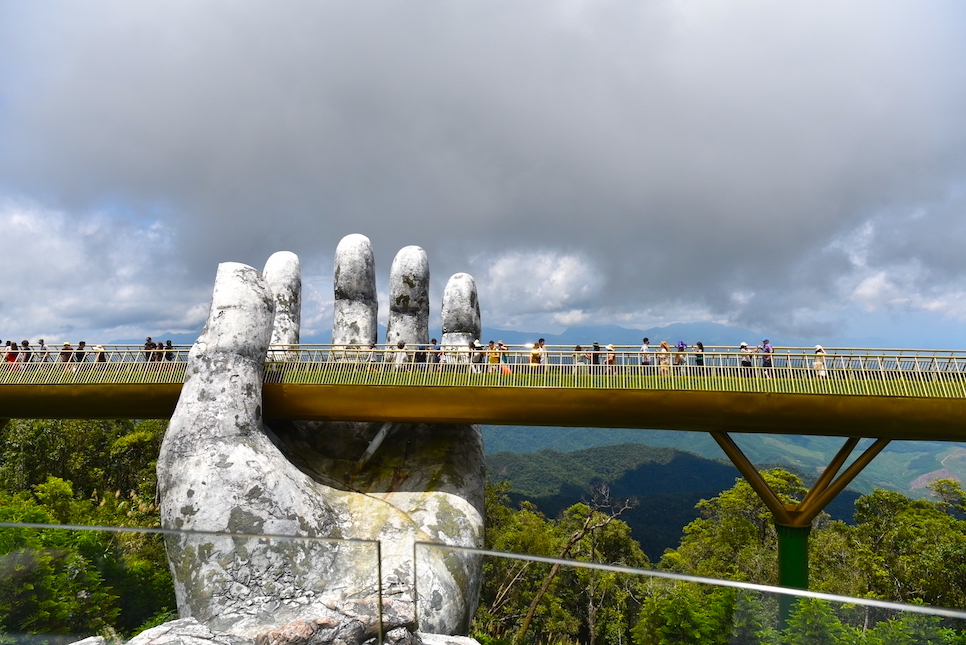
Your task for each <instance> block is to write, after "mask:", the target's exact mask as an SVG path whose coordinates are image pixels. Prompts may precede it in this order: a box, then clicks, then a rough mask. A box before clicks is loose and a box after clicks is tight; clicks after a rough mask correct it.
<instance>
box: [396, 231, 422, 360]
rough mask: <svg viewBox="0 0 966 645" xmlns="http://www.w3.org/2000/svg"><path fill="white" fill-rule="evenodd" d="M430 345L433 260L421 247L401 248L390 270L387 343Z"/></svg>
mask: <svg viewBox="0 0 966 645" xmlns="http://www.w3.org/2000/svg"><path fill="white" fill-rule="evenodd" d="M399 341H403V342H404V343H406V344H407V345H408V344H425V343H427V342H429V258H428V257H427V255H426V251H424V250H423V249H422V248H420V247H418V246H407V247H405V248H403V249H400V251H399V253H397V254H396V257H395V259H394V260H393V261H392V268H391V269H390V270H389V322H388V324H387V325H386V342H387V343H388V344H390V345H395V344H396V343H397V342H399Z"/></svg>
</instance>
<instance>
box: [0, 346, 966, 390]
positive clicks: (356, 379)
mask: <svg viewBox="0 0 966 645" xmlns="http://www.w3.org/2000/svg"><path fill="white" fill-rule="evenodd" d="M188 349H189V348H187V347H184V346H179V347H173V348H170V349H167V348H165V349H159V350H153V351H150V350H144V349H143V348H139V347H133V346H129V345H104V346H96V348H91V347H89V348H88V349H87V351H86V352H83V353H79V352H78V351H77V350H76V349H73V350H71V351H68V350H63V351H61V349H60V348H58V349H51V350H50V351H49V353H48V354H47V355H46V356H43V355H41V354H39V353H37V352H36V351H35V352H34V353H33V354H32V355H31V356H30V359H31V360H29V361H25V360H22V358H23V357H22V356H18V359H19V360H14V361H6V360H5V361H4V362H2V363H0V385H57V384H138V383H181V382H183V381H184V378H185V368H186V365H187V363H186V361H187V353H188ZM645 356H646V358H647V363H644V362H642V359H643V358H645ZM769 356H770V366H768V364H767V363H766V362H765V361H764V359H765V358H766V355H765V354H762V353H757V354H755V353H752V354H747V353H741V352H739V351H737V350H736V349H735V348H731V347H710V346H709V347H706V348H705V351H704V352H696V351H694V349H693V348H689V349H687V350H684V351H670V352H666V353H664V352H660V351H653V350H652V351H651V352H649V353H648V354H646V355H644V354H642V353H641V352H640V351H639V348H637V347H629V346H614V347H613V349H612V350H611V349H609V348H607V347H601V349H600V351H595V350H594V349H593V348H592V347H591V348H582V349H581V350H580V351H575V349H574V348H570V347H568V348H563V347H559V346H555V347H550V346H547V347H545V348H544V349H543V350H541V351H537V352H534V350H533V348H532V346H508V347H506V349H504V350H498V349H494V350H489V349H488V348H487V347H485V346H484V347H482V348H473V349H470V348H469V347H442V348H440V349H439V350H435V351H434V350H433V349H431V348H428V347H424V348H423V349H420V348H419V346H414V345H410V346H407V347H405V348H403V349H398V348H397V347H396V346H389V345H376V346H372V347H367V346H335V345H292V346H272V347H271V348H270V349H269V352H268V356H267V362H266V371H265V379H266V382H267V383H292V384H322V385H326V384H327V385H372V386H422V387H427V386H428V387H447V386H462V387H467V386H480V387H526V388H538V387H552V388H603V389H659V390H698V391H722V392H772V393H794V394H842V395H857V396H861V395H875V396H906V397H940V398H966V352H963V351H956V350H938V351H937V350H916V349H867V348H828V349H827V350H826V353H824V354H820V353H816V352H815V351H814V350H813V349H810V348H783V349H781V350H780V351H777V352H775V353H773V354H771V355H769Z"/></svg>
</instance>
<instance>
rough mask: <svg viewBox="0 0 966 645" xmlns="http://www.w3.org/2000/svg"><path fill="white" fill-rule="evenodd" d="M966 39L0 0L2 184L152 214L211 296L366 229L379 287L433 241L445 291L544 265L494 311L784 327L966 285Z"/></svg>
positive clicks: (933, 32)
mask: <svg viewBox="0 0 966 645" xmlns="http://www.w3.org/2000/svg"><path fill="white" fill-rule="evenodd" d="M964 28H966V9H964V8H963V6H962V5H961V4H960V3H955V2H945V3H943V2H937V3H929V4H928V5H924V4H921V3H911V2H855V3H848V4H847V5H845V6H843V5H842V3H838V2H812V3H805V4H801V3H799V4H794V3H762V2H737V1H735V2H722V3H714V4H713V5H708V4H701V5H699V4H694V3H683V2H653V3H640V2H632V1H629V0H628V1H614V2H581V1H566V2H556V1H555V2H549V1H547V2H527V3H519V2H510V1H503V2H499V1H497V2H460V3H456V2H443V1H437V2H415V3H413V2H365V1H363V2H358V1H352V2H324V3H319V2H295V1H293V2H287V3H283V4H278V3H237V2H205V3H198V2H187V1H181V2H166V3H160V4H158V3H155V4H151V3H130V2H122V1H119V0H118V1H106V0H104V1H99V2H93V3H82V2H49V3H47V2H39V3H14V2H4V3H0V61H2V62H0V188H2V189H3V190H4V191H6V192H7V193H9V194H12V195H15V196H26V197H28V198H30V199H34V200H38V201H39V202H41V203H44V204H46V205H49V206H50V207H51V208H57V209H60V210H62V211H63V212H66V213H78V214H83V213H90V212H97V211H99V210H103V209H107V210H109V211H112V212H114V211H116V212H123V213H124V217H127V218H133V219H135V220H144V221H154V220H157V221H161V222H163V223H164V224H165V226H167V227H169V228H170V230H171V231H173V233H172V236H173V239H172V240H171V249H172V250H171V253H172V254H173V255H172V257H174V258H175V259H174V260H172V263H174V264H177V265H178V266H180V267H182V268H184V269H185V270H187V274H188V275H193V276H196V278H195V281H196V283H197V284H202V283H208V282H210V279H211V276H212V274H213V265H214V262H217V261H222V260H238V261H245V262H249V263H252V264H254V265H256V266H261V264H262V263H263V262H264V259H265V258H267V257H268V255H269V254H270V253H271V252H273V251H275V250H279V249H289V250H292V251H295V252H296V253H298V254H299V255H300V256H302V257H303V263H304V264H307V265H308V266H313V263H314V266H315V267H317V268H318V270H319V271H320V272H324V270H325V268H324V267H326V266H330V262H331V257H332V252H333V250H334V248H335V245H336V244H337V242H338V240H339V239H340V238H341V237H342V236H344V235H346V234H348V233H353V232H360V233H364V234H366V235H368V236H369V237H370V239H371V240H372V241H373V244H374V246H375V249H376V253H377V264H378V266H379V267H381V269H380V272H381V275H384V272H385V270H388V267H389V264H390V262H391V259H392V256H393V254H394V253H395V252H396V250H397V249H398V248H401V247H402V246H405V245H407V244H418V245H420V246H423V247H424V248H426V249H427V251H428V252H429V257H430V265H431V267H432V270H433V275H434V291H441V288H442V284H443V283H444V282H445V278H446V277H448V276H449V275H450V274H452V273H456V272H457V271H462V270H467V269H471V270H476V271H483V272H484V273H486V272H487V271H488V270H489V269H490V268H493V273H492V276H493V278H494V280H496V279H503V280H508V281H517V282H518V283H519V282H521V281H522V282H525V281H526V280H528V279H530V278H532V275H533V274H532V273H528V272H527V271H528V267H532V266H539V267H542V269H541V270H542V271H543V273H540V275H545V276H546V279H547V282H546V284H543V285H533V289H528V288H527V287H526V286H525V285H521V284H508V285H503V286H504V287H505V288H506V289H508V294H509V296H512V295H513V294H515V293H518V294H520V295H521V296H523V297H529V296H532V297H534V298H537V299H538V300H539V301H538V302H536V303H528V306H527V307H522V308H521V309H520V311H514V309H513V308H514V304H513V303H514V298H512V297H509V296H507V294H502V295H501V296H500V297H494V298H493V299H492V300H493V302H494V303H495V304H494V308H496V307H500V309H499V311H497V310H495V309H494V311H491V312H490V313H491V314H492V315H494V316H495V317H496V319H497V320H499V319H501V317H502V319H506V320H511V319H512V318H513V316H514V315H516V314H518V313H527V312H529V311H548V310H551V309H553V308H554V307H558V308H559V310H560V312H566V311H569V310H571V309H574V308H581V309H584V310H587V311H598V312H602V313H610V314H614V315H616V314H619V313H621V312H625V313H626V312H634V311H638V312H652V313H653V312H655V311H658V310H662V309H663V310H669V309H670V310H684V309H687V308H688V307H690V308H692V309H693V310H696V311H702V312H705V313H706V314H707V315H709V316H712V317H717V318H728V319H729V320H732V321H735V322H742V323H745V324H760V325H781V324H783V323H782V321H781V317H780V314H781V312H786V313H787V312H789V311H790V310H791V309H793V308H795V307H798V306H800V304H801V303H802V302H803V301H806V302H815V301H822V302H826V303H829V305H830V306H833V307H834V306H840V307H846V306H849V305H851V304H854V303H855V302H858V301H859V300H861V298H859V299H858V300H856V298H857V296H856V293H857V292H856V288H857V287H858V285H860V284H866V286H867V287H868V286H869V285H871V284H872V283H868V282H866V283H863V282H862V281H863V280H865V279H866V278H868V276H869V275H876V274H877V272H882V273H883V275H887V276H888V275H891V274H890V271H893V272H898V274H901V276H904V277H902V278H901V279H900V278H893V280H894V281H898V282H895V285H899V286H901V287H902V288H904V289H906V290H909V289H912V290H916V289H927V290H928V289H933V290H937V289H938V290H940V291H943V290H945V291H946V292H955V291H957V290H966V282H964V278H963V272H962V268H963V267H962V264H963V262H964V260H963V257H964V256H963V254H962V253H961V249H962V248H963V246H964V244H966V230H964V227H963V223H962V222H963V217H962V215H963V206H964V199H966V198H964V195H963V192H962V191H963V190H964V189H966V186H964V177H966V174H964V170H966V119H963V118H962V115H963V114H966V64H964V63H966V38H963V34H964V33H966V29H964ZM917 213H918V215H917ZM869 223H871V225H873V229H874V230H873V232H872V233H870V234H868V235H866V241H869V240H871V241H870V242H869V244H871V245H872V246H871V247H870V248H869V249H868V250H866V251H865V252H864V253H865V254H864V256H863V258H862V259H860V260H857V258H856V257H855V255H854V253H851V251H853V250H854V249H853V248H852V246H854V243H855V242H854V240H855V239H856V238H855V236H856V235H857V234H858V233H857V231H862V230H865V229H864V228H863V227H867V226H868V225H869ZM928 231H932V232H928ZM936 231H943V233H939V234H937V233H936ZM850 240H852V242H850ZM850 253H851V255H850ZM528 257H531V258H537V259H536V260H533V262H531V263H530V264H528V262H527V260H526V258H528ZM507 258H511V259H512V258H521V259H520V262H519V265H520V266H521V267H522V270H521V271H520V272H518V273H516V274H514V273H513V272H512V271H509V272H508V271H506V270H504V269H505V267H504V269H501V268H500V267H502V266H503V265H504V264H505V263H506V259H507ZM501 262H502V264H501ZM470 265H473V266H474V267H476V269H473V268H471V267H470ZM910 266H915V267H917V268H916V270H915V271H912V272H910V270H909V267H910ZM494 267H496V268H494ZM582 272H583V273H582ZM538 273H539V272H538ZM898 274H897V275H898ZM850 276H851V277H850ZM850 280H851V282H850ZM900 283H901V284H900ZM556 284H562V285H563V286H561V287H560V288H567V289H570V291H568V293H567V294H566V295H563V296H559V297H550V296H549V295H548V294H547V293H546V292H547V289H548V288H552V287H553V288H556V287H554V285H556ZM487 288H489V289H491V290H495V289H498V288H500V285H497V284H488V283H487V280H486V276H482V279H481V301H482V303H483V306H484V308H486V307H487V302H486V298H487V294H486V289H487ZM897 288H898V286H897ZM858 293H859V295H861V296H862V297H866V296H869V294H871V297H873V298H874V297H875V293H876V292H874V291H869V290H868V289H867V290H866V291H860V292H858ZM937 297H938V296H937ZM894 300H895V299H894V298H893V301H894ZM907 304H908V303H907ZM909 306H912V305H909ZM675 308H677V309H675ZM682 308H683V309H682ZM802 315H803V316H804V319H802V320H801V321H800V322H797V323H795V324H801V325H803V326H804V327H806V328H807V327H808V324H809V322H808V319H807V318H808V316H807V315H806V314H802ZM786 324H787V321H786Z"/></svg>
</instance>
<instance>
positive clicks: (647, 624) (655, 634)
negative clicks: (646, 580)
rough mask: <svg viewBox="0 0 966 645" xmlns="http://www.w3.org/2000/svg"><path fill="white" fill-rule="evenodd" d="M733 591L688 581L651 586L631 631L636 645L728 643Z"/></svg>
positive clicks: (713, 644) (724, 644)
mask: <svg viewBox="0 0 966 645" xmlns="http://www.w3.org/2000/svg"><path fill="white" fill-rule="evenodd" d="M734 604H735V591H734V590H733V589H729V588H718V589H702V588H699V587H698V586H697V585H693V584H689V583H672V584H670V585H657V586H655V587H652V589H651V593H650V594H649V595H648V597H647V598H646V599H645V600H644V602H643V605H642V607H641V612H640V619H639V620H638V622H637V624H636V625H635V626H634V628H633V630H632V632H631V633H632V635H633V639H634V643H635V645H672V644H673V645H679V644H680V645H691V644H693V645H728V643H729V642H730V639H731V631H732V624H731V621H732V615H733V613H734Z"/></svg>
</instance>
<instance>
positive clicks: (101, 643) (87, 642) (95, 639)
mask: <svg viewBox="0 0 966 645" xmlns="http://www.w3.org/2000/svg"><path fill="white" fill-rule="evenodd" d="M70 645H107V641H106V640H104V637H103V636H88V637H87V638H84V639H81V640H79V641H74V642H73V643H70Z"/></svg>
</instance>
